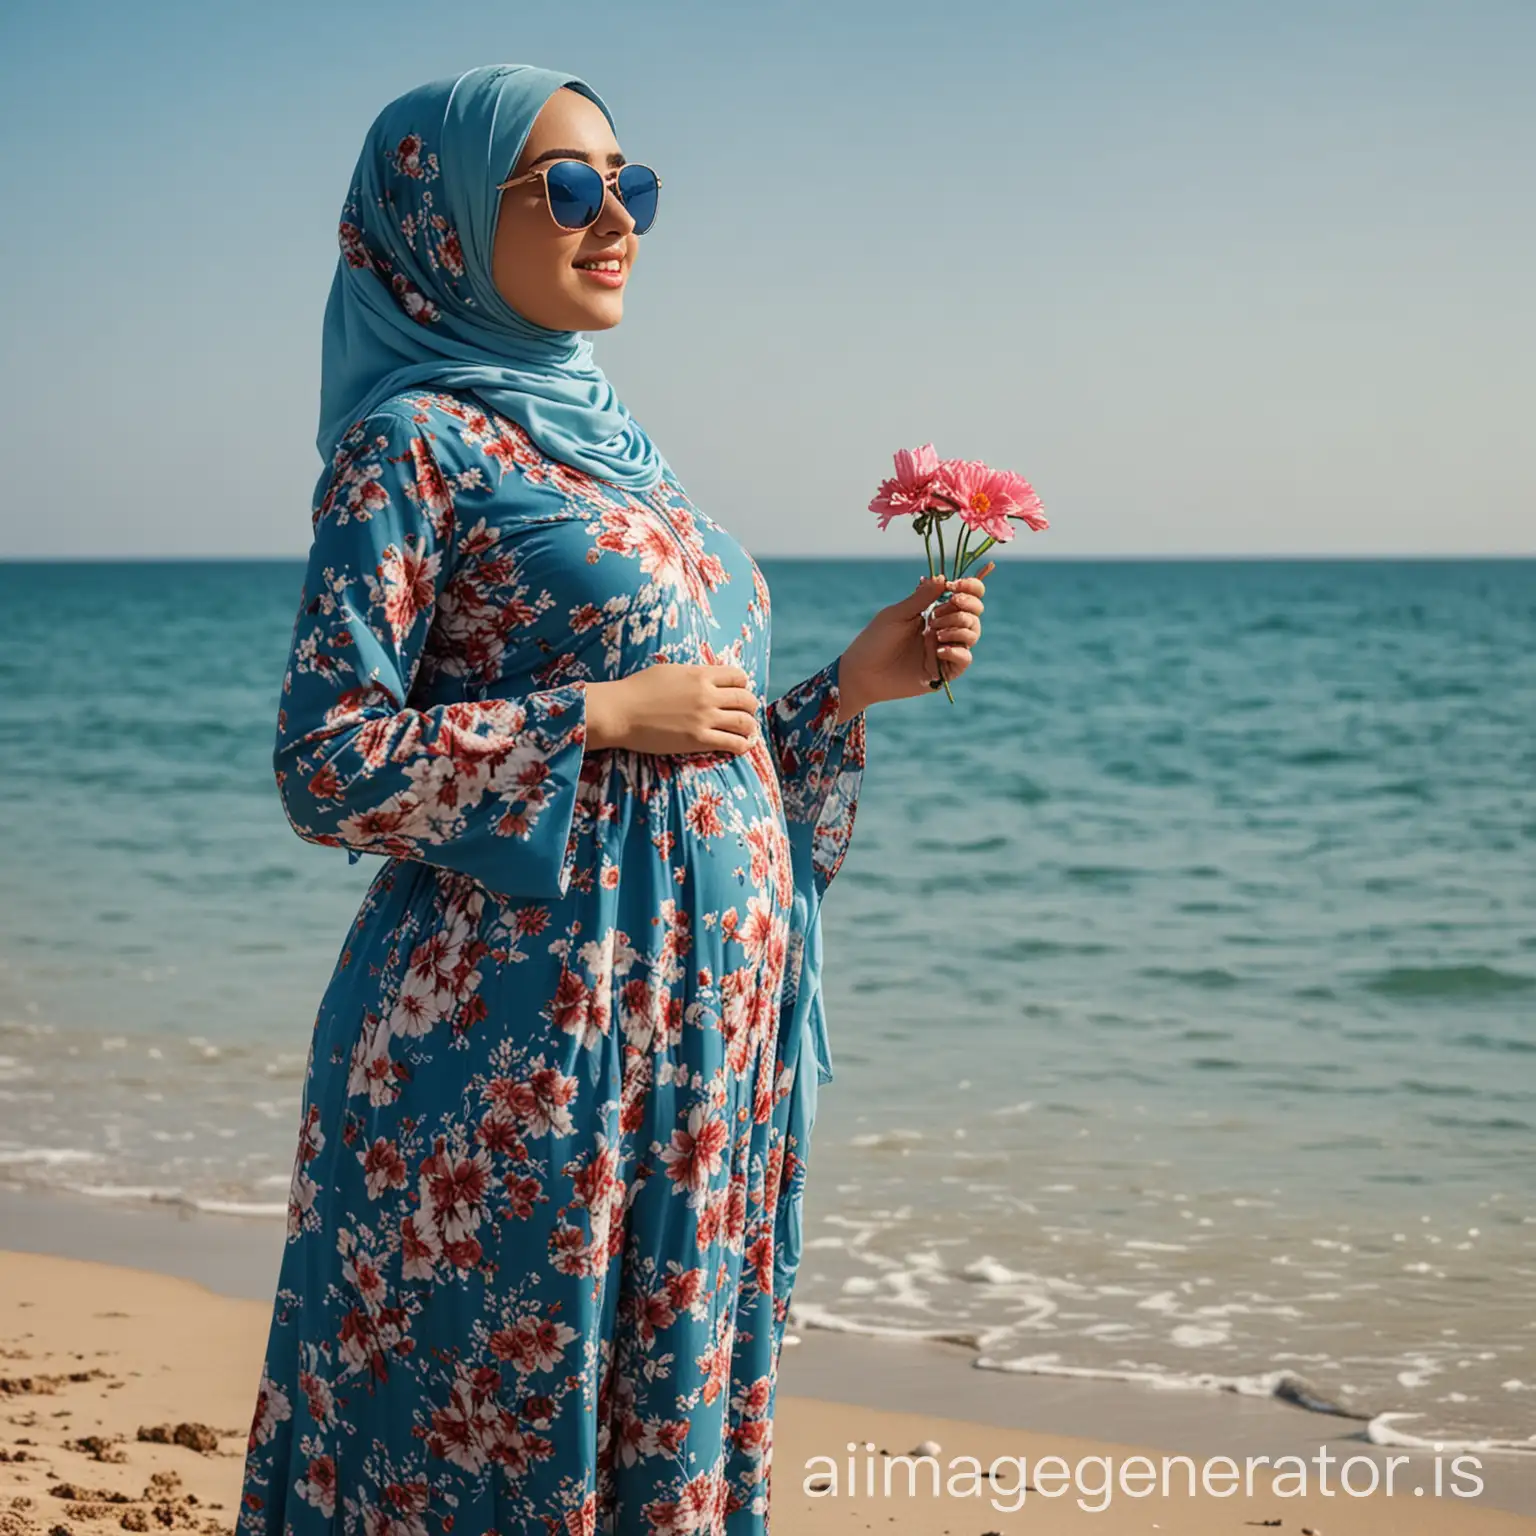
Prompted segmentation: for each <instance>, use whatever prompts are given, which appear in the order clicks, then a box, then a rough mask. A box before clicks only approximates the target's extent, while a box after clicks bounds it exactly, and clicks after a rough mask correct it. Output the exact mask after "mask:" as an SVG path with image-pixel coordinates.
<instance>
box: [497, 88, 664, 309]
mask: <svg viewBox="0 0 1536 1536" xmlns="http://www.w3.org/2000/svg"><path fill="white" fill-rule="evenodd" d="M556 152H558V153H556ZM551 160H585V161H586V162H587V163H588V164H589V165H592V166H594V167H596V169H597V170H599V171H601V172H602V174H603V175H604V176H611V175H612V174H613V172H614V171H615V170H616V169H617V168H618V167H619V166H620V165H621V164H623V160H624V157H623V155H622V153H621V152H620V150H619V143H618V140H617V139H615V138H614V136H613V130H612V129H611V128H610V127H609V126H608V119H607V118H606V117H604V116H603V113H602V109H601V108H600V107H599V106H598V105H597V103H596V102H594V101H591V100H589V99H588V98H587V97H585V96H583V95H581V93H580V92H578V91H573V90H571V89H570V87H569V86H562V87H561V88H560V89H559V90H558V91H556V92H555V94H554V95H553V96H551V97H550V99H549V100H548V101H547V102H545V103H544V107H543V110H542V111H540V113H539V115H538V117H537V118H535V119H534V124H533V128H532V129H531V130H530V132H529V134H528V142H527V143H526V144H525V145H524V146H523V152H522V154H521V155H519V156H518V161H517V165H516V166H515V167H514V168H513V169H511V170H510V171H508V173H507V178H504V179H509V178H510V177H512V176H521V175H522V174H523V173H524V172H525V171H531V170H532V169H533V168H534V167H535V166H536V165H538V164H539V163H541V162H548V161H551ZM639 247H640V237H639V236H638V235H637V234H636V233H635V221H634V219H632V218H631V217H630V215H629V213H628V211H627V210H626V209H625V207H624V205H623V204H622V203H621V202H620V201H619V198H618V194H617V193H616V192H615V191H614V190H613V188H612V187H611V186H610V187H609V190H608V196H607V199H606V200H605V202H604V203H603V211H602V212H601V213H600V214H599V215H598V216H597V221H596V222H595V223H593V224H590V225H588V226H587V228H586V229H563V228H561V226H560V225H558V224H556V223H555V221H554V219H553V217H552V216H551V215H550V211H549V203H548V201H547V200H546V198H545V196H544V182H543V178H542V177H536V178H534V179H533V180H530V181H525V182H523V183H522V184H521V185H520V186H516V187H509V188H508V189H507V190H506V191H505V192H503V193H502V194H501V207H500V211H499V213H498V216H497V220H496V240H495V244H494V246H493V247H492V252H491V280H492V281H493V282H494V283H495V284H496V291H497V292H498V293H499V294H500V295H501V296H502V298H504V299H505V300H506V301H507V303H508V304H510V305H511V306H512V308H513V309H515V310H516V311H517V312H518V314H520V315H522V316H523V318H524V319H526V320H532V321H533V322H534V324H535V325H542V326H547V327H548V328H549V329H550V330H552V331H604V330H607V329H609V328H610V327H611V326H615V325H617V324H618V323H619V321H620V320H622V319H623V318H624V289H625V288H626V287H627V286H628V283H629V272H630V268H631V267H632V266H633V265H634V262H635V256H636V254H637V252H638V251H639ZM607 257H616V258H617V259H618V261H619V264H620V272H619V276H620V278H621V279H622V281H621V282H620V283H619V284H618V285H616V286H615V285H614V284H613V283H612V279H611V277H609V276H608V274H599V275H596V276H594V275H593V274H592V273H590V272H584V271H582V270H581V269H580V268H579V267H578V266H577V265H576V263H577V262H580V261H593V260H599V259H604V258H607ZM605 279H606V280H605Z"/></svg>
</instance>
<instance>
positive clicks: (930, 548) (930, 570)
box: [923, 523, 955, 704]
mask: <svg viewBox="0 0 1536 1536" xmlns="http://www.w3.org/2000/svg"><path fill="white" fill-rule="evenodd" d="M928 527H929V525H928V523H924V524H923V548H924V550H926V551H927V554H928V574H929V575H930V576H937V575H938V574H939V573H938V572H937V571H936V570H934V568H933V546H932V545H931V544H930V543H929V542H928ZM943 549H944V535H943V534H942V533H941V534H940V535H939V551H940V559H941V561H942V559H943ZM933 662H934V665H935V666H936V667H937V668H938V669H939V676H940V677H944V663H943V662H942V661H940V660H939V657H938V643H937V642H935V643H934V657H933ZM944 692H945V693H947V694H949V702H950V703H951V704H953V703H954V702H955V696H954V694H952V693H950V692H949V679H948V678H947V677H944Z"/></svg>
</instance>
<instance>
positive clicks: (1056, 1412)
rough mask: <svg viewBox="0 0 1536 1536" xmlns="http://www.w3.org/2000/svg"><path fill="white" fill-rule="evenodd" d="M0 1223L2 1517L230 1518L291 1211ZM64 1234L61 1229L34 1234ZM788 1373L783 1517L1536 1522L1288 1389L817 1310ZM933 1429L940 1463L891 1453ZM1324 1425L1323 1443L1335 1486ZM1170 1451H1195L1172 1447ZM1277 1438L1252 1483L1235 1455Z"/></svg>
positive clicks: (973, 1530) (1059, 1523) (1241, 1526)
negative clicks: (879, 1327) (987, 1342)
mask: <svg viewBox="0 0 1536 1536" xmlns="http://www.w3.org/2000/svg"><path fill="white" fill-rule="evenodd" d="M0 1233H3V1234H4V1240H5V1241H6V1242H7V1243H8V1244H14V1246H12V1247H8V1248H6V1249H5V1250H3V1251H0V1536H60V1533H62V1532H66V1531H67V1532H70V1533H76V1536H88V1533H105V1532H108V1531H112V1532H116V1531H119V1530H129V1531H153V1530H161V1529H167V1530H187V1531H199V1532H206V1533H209V1536H212V1533H214V1532H220V1531H223V1532H227V1531H229V1530H231V1529H232V1528H233V1524H234V1519H235V1506H236V1501H237V1499H238V1496H239V1487H240V1477H241V1471H242V1466H243V1456H244V1450H245V1436H246V1431H247V1427H248V1424H249V1417H250V1411H251V1406H252V1402H253V1393H254V1390H255V1383H256V1380H257V1375H258V1372H259V1367H260V1362H261V1354H262V1348H263V1345H264V1342H265V1337H266V1328H267V1319H268V1309H267V1303H266V1302H265V1301H264V1300H262V1299H261V1298H260V1292H261V1290H262V1288H263V1287H264V1286H265V1285H266V1284H268V1283H269V1282H270V1278H271V1273H272V1271H273V1269H274V1267H275V1260H276V1251H277V1245H278V1244H279V1243H280V1241H281V1237H280V1233H279V1232H277V1231H275V1230H273V1227H272V1226H271V1225H269V1224H262V1223H252V1222H239V1221H233V1220H225V1221H219V1220H217V1219H210V1218H208V1217H191V1218H187V1217H180V1216H178V1215H177V1214H176V1213H173V1212H165V1211H156V1210H144V1211H139V1210H132V1209H126V1208H125V1209H112V1210H100V1209H99V1208H92V1207H91V1206H90V1205H89V1204H87V1203H86V1202H79V1203H72V1202H69V1201H63V1200H56V1199H53V1198H44V1197H39V1196H37V1195H35V1194H27V1193H21V1192H15V1191H8V1192H7V1191H0ZM48 1246H52V1247H53V1248H55V1249H57V1250H59V1252H52V1253H50V1252H46V1251H25V1250H27V1249H33V1250H37V1249H42V1248H46V1247H48ZM91 1252H96V1253H102V1252H106V1253H111V1254H113V1255H115V1256H119V1257H124V1258H127V1259H130V1260H131V1261H132V1262H133V1263H134V1264H137V1265H139V1266H144V1265H146V1264H147V1263H149V1262H155V1263H157V1264H158V1265H159V1266H160V1268H158V1269H154V1268H148V1267H129V1266H128V1265H120V1264H117V1263H108V1262H103V1261H102V1260H101V1259H99V1258H92V1257H87V1256H85V1255H87V1254H89V1253H91ZM61 1254H62V1255H73V1256H61ZM165 1269H172V1270H179V1271H180V1273H166V1272H162V1271H163V1270H165ZM199 1273H201V1274H202V1275H204V1276H205V1277H206V1278H207V1279H209V1280H212V1281H215V1282H217V1283H219V1284H221V1285H222V1286H223V1287H224V1289H223V1291H220V1290H215V1289H211V1288H210V1287H209V1285H207V1284H205V1283H203V1281H202V1280H201V1279H198V1278H193V1276H194V1275H197V1274H199ZM240 1292H243V1293H244V1294H238V1293H240ZM781 1382H782V1385H781V1398H780V1405H779V1413H778V1420H777V1441H776V1450H775V1471H774V1478H775V1482H774V1486H775V1495H774V1511H775V1521H776V1525H777V1528H778V1529H779V1530H781V1531H789V1532H796V1533H799V1532H805V1533H807V1536H817V1533H823V1532H824V1533H828V1536H831V1533H834V1532H838V1533H856V1532H861V1531H893V1532H914V1533H924V1536H985V1533H987V1532H996V1533H998V1536H1004V1533H1013V1532H1022V1531H1025V1530H1028V1531H1041V1532H1051V1533H1054V1532H1066V1531H1097V1532H1104V1533H1106V1536H1118V1533H1122V1532H1125V1533H1128V1532H1133V1531H1134V1532H1148V1531H1165V1532H1175V1531H1176V1532H1183V1533H1189V1536H1203V1533H1211V1536H1215V1533H1218V1532H1220V1533H1234V1536H1235V1533H1239V1532H1244V1533H1246V1532H1249V1531H1252V1530H1254V1529H1261V1528H1264V1529H1271V1530H1277V1531H1279V1532H1281V1533H1282V1536H1303V1533H1306V1532H1309V1531H1310V1532H1314V1533H1318V1536H1341V1533H1343V1536H1348V1533H1361V1536H1365V1533H1377V1532H1386V1531H1391V1532H1393V1533H1395V1536H1415V1533H1421V1532H1423V1533H1431V1532H1433V1533H1446V1536H1460V1533H1468V1536H1484V1533H1486V1536H1495V1533H1505V1532H1509V1533H1513V1532H1517V1531H1521V1532H1530V1531H1536V1466H1532V1465H1530V1463H1529V1462H1528V1461H1527V1460H1526V1459H1524V1458H1514V1457H1500V1458H1495V1457H1487V1458H1484V1459H1483V1465H1482V1466H1481V1467H1480V1468H1479V1469H1478V1470H1477V1475H1478V1476H1479V1477H1480V1478H1481V1479H1482V1481H1483V1484H1484V1486H1483V1488H1482V1490H1481V1491H1480V1492H1479V1493H1478V1494H1477V1496H1476V1497H1459V1496H1457V1495H1456V1493H1455V1491H1454V1490H1456V1489H1458V1488H1460V1489H1462V1490H1464V1491H1470V1489H1471V1481H1470V1478H1469V1477H1468V1476H1467V1473H1466V1469H1465V1468H1464V1469H1463V1470H1462V1471H1461V1472H1460V1473H1459V1474H1458V1472H1457V1470H1456V1469H1455V1468H1453V1466H1452V1458H1450V1457H1449V1456H1447V1457H1445V1458H1443V1460H1444V1463H1445V1464H1444V1466H1443V1467H1442V1469H1441V1492H1440V1494H1439V1495H1438V1496H1437V1495H1436V1494H1435V1491H1434V1478H1435V1470H1434V1460H1435V1458H1434V1457H1433V1456H1430V1455H1416V1456H1414V1457H1412V1458H1410V1459H1404V1460H1401V1461H1399V1462H1398V1464H1397V1465H1396V1467H1395V1468H1394V1469H1393V1471H1394V1482H1393V1494H1392V1496H1391V1497H1388V1496H1387V1494H1386V1492H1385V1487H1386V1481H1385V1475H1386V1468H1387V1463H1388V1461H1389V1459H1390V1456H1391V1455H1392V1454H1393V1453H1391V1452H1389V1451H1388V1450H1387V1449H1386V1448H1383V1447H1375V1446H1370V1445H1367V1444H1366V1443H1365V1442H1364V1440H1363V1439H1362V1438H1361V1437H1360V1435H1359V1426H1358V1425H1356V1424H1353V1423H1351V1422H1349V1421H1342V1420H1337V1419H1332V1418H1330V1417H1328V1416H1325V1415H1319V1414H1311V1413H1306V1412H1304V1411H1301V1410H1299V1409H1294V1408H1289V1407H1287V1406H1285V1405H1280V1404H1275V1403H1271V1402H1260V1401H1251V1400H1244V1399H1239V1398H1234V1397H1229V1396H1224V1395H1222V1394H1188V1393H1176V1394H1167V1393H1153V1392H1147V1393H1142V1394H1128V1393H1126V1392H1124V1391H1123V1390H1119V1391H1116V1392H1115V1393H1113V1394H1111V1393H1109V1392H1106V1391H1105V1390H1104V1389H1103V1385H1102V1384H1099V1383H1093V1382H1065V1381H1056V1382H1049V1381H1040V1380H1031V1379H1020V1378H1008V1377H1001V1376H996V1375H988V1374H987V1373H984V1372H978V1371H974V1370H971V1369H969V1368H968V1366H967V1365H966V1364H965V1362H964V1361H963V1359H962V1358H961V1357H960V1356H959V1355H958V1354H957V1353H956V1352H951V1351H946V1350H944V1349H942V1348H937V1347H934V1346H927V1345H901V1344H889V1343H873V1342H871V1341H867V1340H859V1339H850V1338H843V1337H839V1336H837V1335H835V1334H825V1333H807V1334H804V1335H802V1336H801V1342H800V1343H798V1344H797V1345H795V1346H793V1347H791V1348H789V1349H787V1350H786V1354H785V1361H784V1367H783V1375H782V1378H781ZM924 1442H927V1445H926V1447H925V1446H924ZM850 1446H852V1447H853V1448H854V1450H853V1454H852V1457H851V1458H850V1451H849V1447H850ZM919 1448H924V1449H926V1451H927V1454H928V1455H930V1456H931V1457H932V1467H930V1465H929V1463H927V1462H923V1461H917V1460H914V1461H913V1462H912V1465H911V1469H910V1470H909V1467H908V1464H907V1463H906V1462H903V1461H900V1460H896V1459H894V1458H900V1457H903V1456H905V1455H908V1453H913V1452H916V1451H918V1450H919ZM1320 1450H1321V1451H1326V1452H1327V1453H1328V1454H1329V1455H1330V1456H1331V1457H1332V1460H1330V1461H1329V1462H1327V1463H1326V1466H1325V1472H1324V1475H1325V1476H1326V1480H1327V1486H1328V1488H1329V1489H1330V1490H1331V1491H1330V1492H1328V1493H1324V1492H1323V1491H1322V1490H1321V1488H1320V1487H1319V1470H1318V1460H1317V1457H1318V1453H1319V1451H1320ZM1398 1454H1399V1455H1401V1453H1398ZM1137 1456H1142V1457H1145V1458H1146V1460H1145V1461H1137V1460H1135V1459H1134V1458H1136V1457H1137ZM1179 1456H1183V1457H1186V1458H1188V1463H1187V1464H1186V1463H1185V1462H1183V1461H1179V1460H1176V1459H1175V1460H1172V1461H1169V1462H1168V1463H1167V1465H1166V1467H1165V1458H1170V1457H1172V1458H1177V1457H1179ZM1264 1456H1267V1457H1268V1458H1269V1461H1268V1462H1256V1463H1255V1466H1254V1469H1253V1481H1252V1494H1251V1496H1250V1495H1249V1493H1248V1491H1247V1487H1246V1482H1247V1470H1246V1466H1245V1461H1244V1458H1245V1457H1264ZM1284 1456H1290V1457H1293V1458H1296V1459H1297V1460H1296V1461H1295V1462H1294V1463H1292V1464H1282V1463H1280V1462H1279V1458H1281V1457H1284ZM1052 1457H1056V1458H1060V1460H1059V1461H1056V1462H1053V1461H1051V1460H1050V1459H1049V1458H1052ZM1218 1457H1227V1458H1230V1461H1228V1462H1222V1461H1218V1460H1217V1459H1216V1458H1218ZM1352 1457H1353V1458H1357V1460H1356V1461H1355V1462H1353V1463H1352V1464H1351V1466H1350V1467H1349V1468H1348V1471H1347V1473H1346V1474H1345V1476H1346V1477H1347V1481H1348V1484H1349V1486H1350V1487H1351V1488H1359V1489H1362V1490H1363V1489H1365V1488H1367V1487H1369V1486H1370V1485H1371V1482H1372V1473H1371V1466H1372V1465H1374V1467H1375V1468H1376V1469H1377V1475H1376V1478H1375V1481H1376V1483H1377V1491H1376V1492H1375V1493H1374V1494H1373V1495H1369V1496H1355V1495H1354V1494H1353V1493H1350V1492H1345V1491H1344V1489H1343V1487H1342V1486H1341V1483H1340V1477H1341V1472H1340V1469H1341V1466H1342V1464H1343V1463H1345V1462H1348V1461H1349V1460H1350V1458H1352ZM968 1458H969V1459H968ZM1021 1459H1022V1460H1023V1463H1024V1467H1025V1470H1026V1479H1025V1487H1024V1492H1023V1496H1022V1498H1021V1496H1020V1493H1019V1491H1018V1490H1019V1465H1020V1460H1021ZM888 1464H889V1467H890V1473H891V1480H890V1484H889V1492H887V1484H886V1474H887V1465H888ZM1277 1466H1279V1467H1280V1469H1281V1473H1282V1475H1281V1477H1280V1479H1279V1481H1276V1482H1272V1481H1271V1469H1272V1468H1275V1467H1277ZM1287 1466H1289V1470H1288V1471H1287V1470H1286V1467H1287ZM1301 1467H1305V1478H1306V1482H1305V1489H1306V1491H1305V1493H1304V1494H1303V1493H1301V1491H1300V1490H1301V1487H1302V1484H1301V1482H1300V1476H1301V1473H1300V1472H1299V1471H1298V1469H1299V1468H1301ZM1191 1469H1192V1470H1191ZM850 1470H851V1472H852V1481H853V1483H854V1484H855V1485H856V1486H855V1487H853V1488H850V1485H849V1482H850V1480H849V1473H850ZM935 1476H937V1477H938V1479H939V1492H938V1494H937V1496H935V1494H934V1492H933V1483H934V1477H935ZM1191 1476H1193V1477H1194V1478H1195V1484H1196V1486H1195V1492H1194V1494H1193V1496H1191V1495H1190V1493H1189V1491H1188V1482H1189V1478H1190V1477H1191ZM914 1482H915V1487H914V1486H913V1484H914ZM1416 1488H1421V1489H1422V1490H1423V1491H1422V1492H1420V1493H1418V1494H1417V1495H1415V1492H1414V1490H1415V1489H1416ZM1165 1489H1166V1491H1165Z"/></svg>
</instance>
